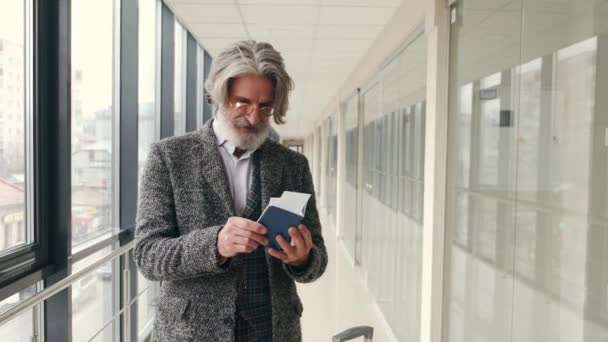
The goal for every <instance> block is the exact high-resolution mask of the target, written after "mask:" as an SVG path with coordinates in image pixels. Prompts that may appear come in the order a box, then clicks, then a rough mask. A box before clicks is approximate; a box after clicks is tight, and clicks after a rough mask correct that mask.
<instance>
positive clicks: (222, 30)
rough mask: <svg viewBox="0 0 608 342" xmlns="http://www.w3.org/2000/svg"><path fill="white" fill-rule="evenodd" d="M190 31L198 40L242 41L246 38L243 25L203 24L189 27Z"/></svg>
mask: <svg viewBox="0 0 608 342" xmlns="http://www.w3.org/2000/svg"><path fill="white" fill-rule="evenodd" d="M190 31H191V32H192V33H193V34H194V35H196V36H197V37H199V38H203V39H207V38H225V39H231V38H233V39H243V38H245V37H247V34H246V33H245V30H244V29H243V24H241V23H238V24H203V23H196V24H191V25H190Z"/></svg>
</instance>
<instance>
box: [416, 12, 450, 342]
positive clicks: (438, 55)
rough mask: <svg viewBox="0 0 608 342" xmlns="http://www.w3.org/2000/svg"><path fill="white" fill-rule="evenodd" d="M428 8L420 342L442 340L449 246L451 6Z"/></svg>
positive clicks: (426, 25)
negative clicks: (445, 259) (446, 217)
mask: <svg viewBox="0 0 608 342" xmlns="http://www.w3.org/2000/svg"><path fill="white" fill-rule="evenodd" d="M427 6H428V7H427V14H426V21H425V27H426V29H425V31H426V36H427V39H428V45H427V61H428V63H427V65H428V68H427V96H426V97H427V113H426V115H427V116H426V148H425V167H424V184H425V188H424V229H423V232H424V233H423V236H422V293H421V296H422V298H421V310H420V314H421V319H420V341H421V342H440V341H441V338H442V308H443V270H444V267H443V261H444V248H445V241H444V236H445V205H446V203H445V199H446V165H447V127H448V115H447V114H448V85H449V83H448V75H449V73H448V72H449V47H450V44H449V8H448V6H447V3H446V1H445V0H432V1H429V4H428V5H427Z"/></svg>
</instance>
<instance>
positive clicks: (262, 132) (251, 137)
mask: <svg viewBox="0 0 608 342" xmlns="http://www.w3.org/2000/svg"><path fill="white" fill-rule="evenodd" d="M243 120H245V119H243ZM215 121H216V123H217V128H218V129H219V130H220V131H221V132H222V134H223V135H225V136H226V139H227V140H228V141H230V142H231V143H232V144H233V145H234V146H236V147H238V148H240V149H243V150H251V151H254V150H257V149H258V147H260V146H262V144H263V143H264V141H265V140H266V138H267V137H268V131H269V127H270V125H268V123H265V124H261V126H262V128H261V129H259V130H258V131H257V132H253V133H248V134H242V133H241V132H239V131H238V129H237V127H238V125H239V122H238V121H237V120H235V122H232V121H230V120H229V119H228V118H227V117H226V115H224V113H223V112H222V111H221V110H218V111H217V113H216V115H215ZM241 122H242V121H241Z"/></svg>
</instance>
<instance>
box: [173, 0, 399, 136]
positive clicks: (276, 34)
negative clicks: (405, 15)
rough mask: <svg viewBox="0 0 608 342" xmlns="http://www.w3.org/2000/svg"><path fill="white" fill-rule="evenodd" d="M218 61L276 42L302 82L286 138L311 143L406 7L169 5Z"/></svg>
mask: <svg viewBox="0 0 608 342" xmlns="http://www.w3.org/2000/svg"><path fill="white" fill-rule="evenodd" d="M165 3H166V4H167V5H168V6H169V7H170V8H171V9H172V10H173V12H174V13H175V15H176V16H177V18H178V20H179V21H180V22H181V23H182V24H183V25H184V26H186V27H187V28H188V30H189V31H190V32H191V33H192V34H193V35H194V37H195V38H196V39H197V40H198V42H199V43H200V44H201V45H202V46H203V47H204V48H205V49H206V50H207V51H208V52H209V53H210V54H211V55H212V56H215V55H216V54H217V53H218V52H219V51H221V49H223V48H224V47H225V46H226V45H227V44H228V43H230V42H233V41H236V40H241V39H255V40H259V41H267V42H269V43H271V44H272V45H273V46H274V47H275V48H276V49H277V50H278V51H280V52H281V54H282V55H283V57H284V58H285V65H286V67H287V71H288V72H289V74H290V75H291V76H292V78H293V80H294V83H295V90H294V92H293V93H292V95H291V97H290V109H289V112H288V113H287V123H286V124H285V125H282V126H279V127H277V129H278V130H279V133H280V134H281V136H282V137H283V138H304V137H305V136H307V135H308V134H309V133H310V132H311V131H312V129H313V128H314V124H315V123H316V122H317V121H318V120H319V119H320V116H321V115H322V112H323V110H324V109H325V108H326V106H327V105H328V104H329V103H330V101H331V99H332V97H333V96H335V94H336V93H337V92H338V89H339V87H340V86H341V85H342V84H343V83H344V81H345V80H346V78H347V76H348V75H349V74H350V73H351V71H352V70H353V68H354V67H355V66H356V65H357V64H358V62H359V61H360V60H361V58H362V57H363V55H364V54H365V52H366V51H367V50H368V49H369V47H370V46H371V44H372V42H373V40H374V39H375V38H376V37H377V36H378V34H379V33H380V32H381V31H382V29H383V28H384V25H385V24H386V23H387V22H388V21H389V20H390V18H391V17H392V16H393V14H394V13H395V11H396V9H397V8H398V7H399V6H400V3H401V0H224V1H222V0H165Z"/></svg>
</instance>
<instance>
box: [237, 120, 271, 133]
mask: <svg viewBox="0 0 608 342" xmlns="http://www.w3.org/2000/svg"><path fill="white" fill-rule="evenodd" d="M232 124H233V125H234V127H237V128H249V129H253V130H255V131H256V132H259V131H261V130H263V129H265V128H266V125H267V124H266V122H259V123H257V124H255V125H252V124H251V123H250V122H249V121H247V119H245V118H235V119H233V120H232Z"/></svg>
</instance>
